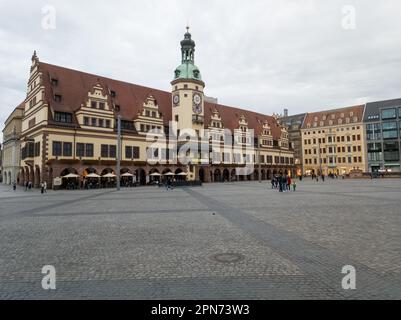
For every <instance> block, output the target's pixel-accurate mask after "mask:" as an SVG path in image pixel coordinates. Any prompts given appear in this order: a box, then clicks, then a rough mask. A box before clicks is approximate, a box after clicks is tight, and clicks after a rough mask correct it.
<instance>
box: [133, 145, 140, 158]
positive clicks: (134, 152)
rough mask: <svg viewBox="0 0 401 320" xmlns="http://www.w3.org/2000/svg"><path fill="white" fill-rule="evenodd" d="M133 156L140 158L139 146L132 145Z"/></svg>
mask: <svg viewBox="0 0 401 320" xmlns="http://www.w3.org/2000/svg"><path fill="white" fill-rule="evenodd" d="M132 158H134V159H139V147H132Z"/></svg>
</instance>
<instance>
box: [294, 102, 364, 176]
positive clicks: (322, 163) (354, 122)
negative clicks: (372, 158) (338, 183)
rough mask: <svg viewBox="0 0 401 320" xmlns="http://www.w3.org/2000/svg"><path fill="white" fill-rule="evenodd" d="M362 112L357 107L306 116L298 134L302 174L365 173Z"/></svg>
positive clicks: (361, 108)
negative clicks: (299, 137)
mask: <svg viewBox="0 0 401 320" xmlns="http://www.w3.org/2000/svg"><path fill="white" fill-rule="evenodd" d="M364 109H365V107H364V106H363V105H361V106H355V107H348V108H342V109H336V110H327V111H321V112H314V113H308V114H307V116H306V118H305V120H304V123H303V126H302V130H301V131H302V150H303V158H304V174H317V175H320V174H325V175H328V174H335V175H348V174H350V173H354V174H358V173H359V174H361V173H363V172H364V171H365V166H366V160H365V140H364V124H363V113H364Z"/></svg>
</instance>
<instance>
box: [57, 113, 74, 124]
mask: <svg viewBox="0 0 401 320" xmlns="http://www.w3.org/2000/svg"><path fill="white" fill-rule="evenodd" d="M54 121H57V122H62V123H72V115H71V113H64V112H55V113H54Z"/></svg>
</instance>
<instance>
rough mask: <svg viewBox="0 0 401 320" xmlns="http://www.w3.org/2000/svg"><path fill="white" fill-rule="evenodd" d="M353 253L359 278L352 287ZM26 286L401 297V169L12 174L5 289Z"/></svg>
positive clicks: (110, 294)
mask: <svg viewBox="0 0 401 320" xmlns="http://www.w3.org/2000/svg"><path fill="white" fill-rule="evenodd" d="M44 265H53V266H54V267H55V268H56V272H57V289H56V290H54V291H45V290H43V289H42V288H41V281H42V277H43V275H42V274H41V268H42V267H43V266H44ZM345 265H352V266H354V267H355V268H356V271H357V289H356V290H351V291H345V290H343V289H342V287H341V281H342V278H343V277H344V275H343V274H342V273H341V270H342V268H343V266H345ZM20 298H22V299H62V298H69V299H82V298H90V299H95V298H100V299H374V298H377V299H401V180H353V181H349V180H345V181H343V180H328V181H326V182H324V183H323V182H319V183H317V182H312V181H311V180H310V179H307V180H304V181H303V182H300V183H298V188H297V192H296V193H293V192H291V193H279V192H277V191H276V190H271V188H270V184H269V183H268V182H264V183H262V184H260V183H258V182H243V183H225V184H208V185H204V186H203V187H199V188H184V189H175V190H172V191H166V190H165V189H164V188H157V187H147V188H133V189H126V190H122V191H120V192H116V191H114V190H89V191H58V192H52V191H50V192H49V193H48V194H45V195H41V194H40V193H39V192H38V191H37V190H34V191H30V192H25V191H23V190H18V191H17V192H13V191H11V190H10V188H8V187H7V186H1V187H0V299H20Z"/></svg>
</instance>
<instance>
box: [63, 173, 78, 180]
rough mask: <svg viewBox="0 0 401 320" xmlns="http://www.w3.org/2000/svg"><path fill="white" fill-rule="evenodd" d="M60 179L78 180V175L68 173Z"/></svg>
mask: <svg viewBox="0 0 401 320" xmlns="http://www.w3.org/2000/svg"><path fill="white" fill-rule="evenodd" d="M62 178H67V179H68V178H79V175H77V174H75V173H69V174H67V175H66V176H63V177H62Z"/></svg>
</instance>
